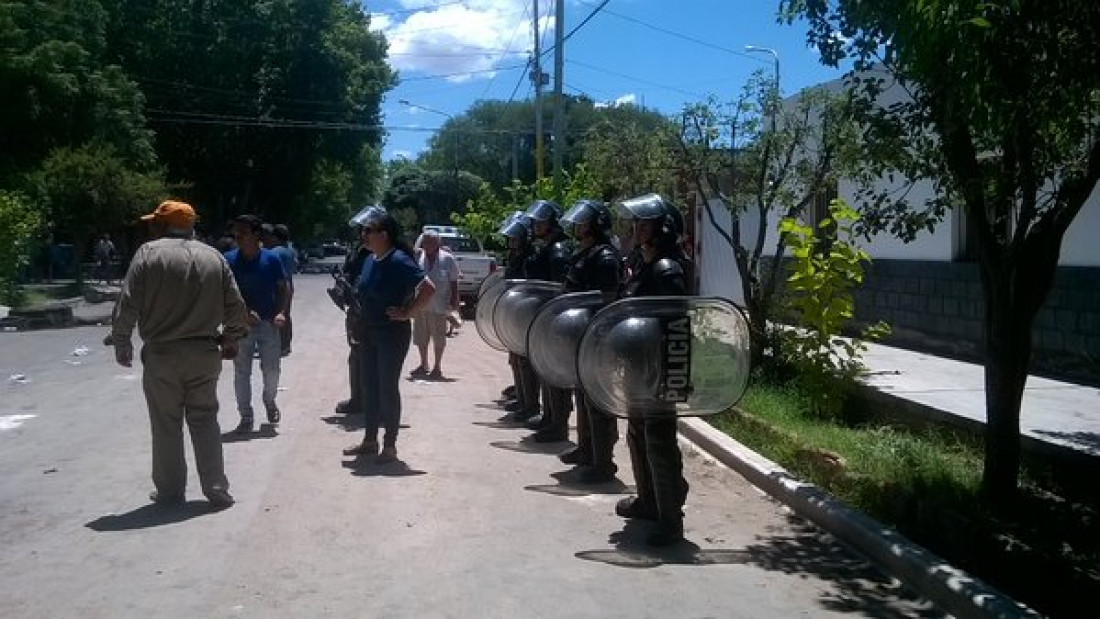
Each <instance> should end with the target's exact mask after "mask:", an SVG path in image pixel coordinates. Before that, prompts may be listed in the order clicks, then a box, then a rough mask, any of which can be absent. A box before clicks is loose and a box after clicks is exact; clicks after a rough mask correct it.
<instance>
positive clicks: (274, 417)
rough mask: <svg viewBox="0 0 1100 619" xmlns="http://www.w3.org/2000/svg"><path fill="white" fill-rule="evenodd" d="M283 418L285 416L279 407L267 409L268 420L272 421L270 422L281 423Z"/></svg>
mask: <svg viewBox="0 0 1100 619" xmlns="http://www.w3.org/2000/svg"><path fill="white" fill-rule="evenodd" d="M282 418H283V416H282V415H281V414H280V413H279V409H277V408H269V409H267V420H268V422H270V423H279V420H280V419H282Z"/></svg>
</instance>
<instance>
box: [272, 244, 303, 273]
mask: <svg viewBox="0 0 1100 619" xmlns="http://www.w3.org/2000/svg"><path fill="white" fill-rule="evenodd" d="M271 251H273V252H275V255H276V256H278V257H279V262H282V263H283V272H284V273H286V278H287V279H288V280H293V279H294V272H295V271H297V270H298V258H297V257H295V255H294V250H293V249H291V248H289V247H287V246H286V245H276V246H275V247H272V248H271Z"/></svg>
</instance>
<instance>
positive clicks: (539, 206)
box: [527, 200, 561, 221]
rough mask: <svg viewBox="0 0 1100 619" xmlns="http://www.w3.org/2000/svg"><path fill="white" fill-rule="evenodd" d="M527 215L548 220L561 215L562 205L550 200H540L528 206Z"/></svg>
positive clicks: (540, 219)
mask: <svg viewBox="0 0 1100 619" xmlns="http://www.w3.org/2000/svg"><path fill="white" fill-rule="evenodd" d="M527 216H528V217H530V218H531V219H534V220H535V221H548V220H552V219H558V218H559V217H561V207H560V206H558V205H557V204H554V203H553V202H550V201H549V200H538V201H536V202H534V203H533V204H531V206H530V207H528V208H527Z"/></svg>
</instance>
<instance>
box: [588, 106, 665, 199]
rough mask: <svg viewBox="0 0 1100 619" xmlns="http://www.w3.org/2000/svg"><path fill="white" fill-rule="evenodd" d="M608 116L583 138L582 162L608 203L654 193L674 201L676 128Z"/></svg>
mask: <svg viewBox="0 0 1100 619" xmlns="http://www.w3.org/2000/svg"><path fill="white" fill-rule="evenodd" d="M650 125H652V123H646V124H643V123H641V122H639V121H638V119H635V118H632V117H625V118H620V117H617V116H610V115H609V117H608V118H607V119H605V120H602V121H601V122H599V123H597V124H596V125H594V126H593V127H592V128H591V129H589V130H588V132H587V133H586V134H585V137H584V141H583V143H584V162H585V164H586V166H587V168H588V169H589V170H591V173H592V175H593V176H594V177H595V179H594V180H595V182H596V183H597V184H598V185H599V187H600V190H599V194H598V195H599V196H600V197H601V198H603V199H604V200H607V201H609V202H614V201H615V200H621V199H625V198H630V197H633V196H637V195H640V194H643V193H648V192H656V193H660V194H662V195H665V196H669V197H670V198H673V199H675V194H676V175H675V172H676V162H675V158H674V154H675V151H674V150H673V149H674V147H675V144H676V129H677V128H676V126H675V125H673V124H672V122H671V121H665V123H664V124H663V125H658V126H656V127H653V126H650Z"/></svg>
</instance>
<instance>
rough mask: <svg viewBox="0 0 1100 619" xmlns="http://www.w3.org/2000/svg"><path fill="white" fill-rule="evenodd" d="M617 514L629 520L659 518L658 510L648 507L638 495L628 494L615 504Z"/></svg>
mask: <svg viewBox="0 0 1100 619" xmlns="http://www.w3.org/2000/svg"><path fill="white" fill-rule="evenodd" d="M615 515H616V516H618V517H620V518H626V519H628V520H631V519H638V520H657V512H656V511H655V510H651V509H648V508H646V506H645V504H644V503H642V500H641V499H639V498H638V497H632V496H628V497H626V498H625V499H621V500H620V501H619V502H618V503H616V504H615Z"/></svg>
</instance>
